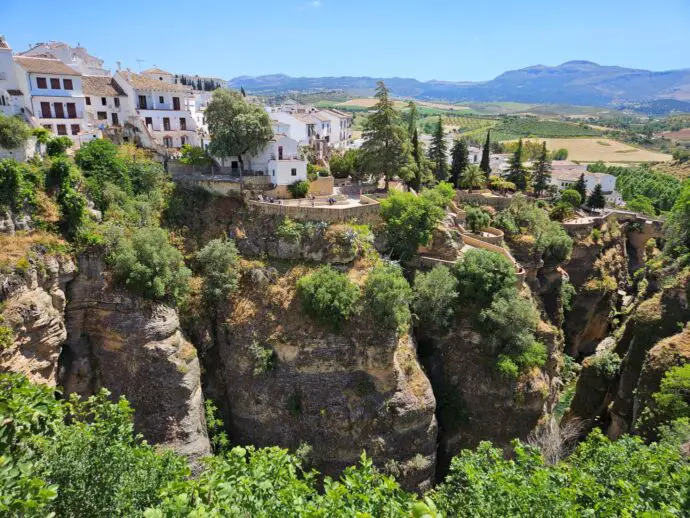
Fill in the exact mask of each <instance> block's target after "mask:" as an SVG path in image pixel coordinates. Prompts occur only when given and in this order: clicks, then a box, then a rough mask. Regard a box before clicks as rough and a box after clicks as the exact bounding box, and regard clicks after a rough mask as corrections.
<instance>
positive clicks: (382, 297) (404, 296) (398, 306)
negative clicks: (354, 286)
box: [364, 263, 413, 333]
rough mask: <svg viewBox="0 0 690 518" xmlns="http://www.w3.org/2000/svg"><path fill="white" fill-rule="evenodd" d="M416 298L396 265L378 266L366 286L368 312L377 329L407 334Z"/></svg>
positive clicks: (365, 296) (368, 277)
mask: <svg viewBox="0 0 690 518" xmlns="http://www.w3.org/2000/svg"><path fill="white" fill-rule="evenodd" d="M412 299H413V294H412V289H411V288H410V285H409V284H408V283H407V280H406V279H405V277H403V274H402V271H401V269H400V267H399V266H397V265H395V264H393V263H387V264H384V265H379V266H376V267H375V268H374V269H373V270H372V271H371V272H370V273H369V275H368V276H367V280H366V283H365V284H364V300H365V302H366V307H367V311H368V312H369V314H370V315H371V316H372V318H373V319H374V321H375V322H376V323H377V325H380V326H381V327H384V328H389V329H395V330H397V331H398V332H399V333H402V332H404V331H406V330H407V328H408V326H409V323H410V318H411V313H410V303H411V302H412Z"/></svg>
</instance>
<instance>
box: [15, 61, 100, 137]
mask: <svg viewBox="0 0 690 518" xmlns="http://www.w3.org/2000/svg"><path fill="white" fill-rule="evenodd" d="M14 61H15V64H16V67H15V70H16V72H17V83H18V86H19V90H20V91H22V92H26V95H25V100H24V102H25V110H26V111H28V113H26V112H25V116H26V117H27V119H28V120H29V121H30V122H31V123H32V125H33V126H36V125H40V126H43V127H44V128H46V129H48V130H50V131H51V132H53V133H54V134H56V135H60V136H62V135H64V136H69V137H70V138H71V139H72V140H73V141H74V142H75V145H76V146H77V147H78V146H79V145H80V144H82V143H84V142H86V141H89V140H92V139H94V138H98V137H99V136H100V132H96V131H93V130H90V128H88V125H87V120H86V101H85V96H84V91H83V85H82V76H81V74H80V73H79V72H77V71H75V70H73V69H72V68H70V67H68V66H67V65H65V64H64V63H63V62H62V61H60V60H59V59H55V58H39V57H29V56H15V57H14Z"/></svg>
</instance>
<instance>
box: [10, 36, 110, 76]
mask: <svg viewBox="0 0 690 518" xmlns="http://www.w3.org/2000/svg"><path fill="white" fill-rule="evenodd" d="M20 55H21V56H33V57H54V58H56V59H59V60H60V61H62V62H63V63H64V64H65V65H67V66H69V67H70V68H72V69H73V70H75V71H77V72H79V73H80V74H82V75H89V76H106V75H109V72H108V71H107V70H106V69H105V68H103V60H102V59H98V58H97V57H95V56H92V55H91V54H89V53H88V52H87V51H86V49H85V48H84V47H81V46H79V45H77V46H76V47H71V46H70V45H68V44H67V43H63V42H61V41H49V42H47V43H37V44H36V45H34V46H33V47H31V48H30V49H29V50H27V51H24V52H21V53H20Z"/></svg>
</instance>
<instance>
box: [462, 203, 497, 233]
mask: <svg viewBox="0 0 690 518" xmlns="http://www.w3.org/2000/svg"><path fill="white" fill-rule="evenodd" d="M465 212H466V214H467V216H466V221H467V226H468V227H469V228H470V231H471V232H474V233H475V234H478V233H479V232H480V231H481V230H483V229H485V228H486V227H488V226H489V225H490V224H491V216H489V213H488V212H486V211H484V210H482V209H481V208H479V207H472V206H471V205H470V206H468V207H467V208H466V209H465Z"/></svg>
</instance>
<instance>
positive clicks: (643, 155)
mask: <svg viewBox="0 0 690 518" xmlns="http://www.w3.org/2000/svg"><path fill="white" fill-rule="evenodd" d="M538 140H540V141H546V147H548V148H549V149H560V148H565V149H567V150H568V160H574V161H577V162H597V161H599V160H601V161H602V162H607V163H621V162H628V163H637V162H670V161H671V160H672V159H673V158H672V157H671V155H667V154H664V153H658V152H656V151H649V150H647V149H638V148H635V147H632V146H629V145H627V144H623V143H622V142H617V141H615V140H611V139H607V138H545V139H538Z"/></svg>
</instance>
